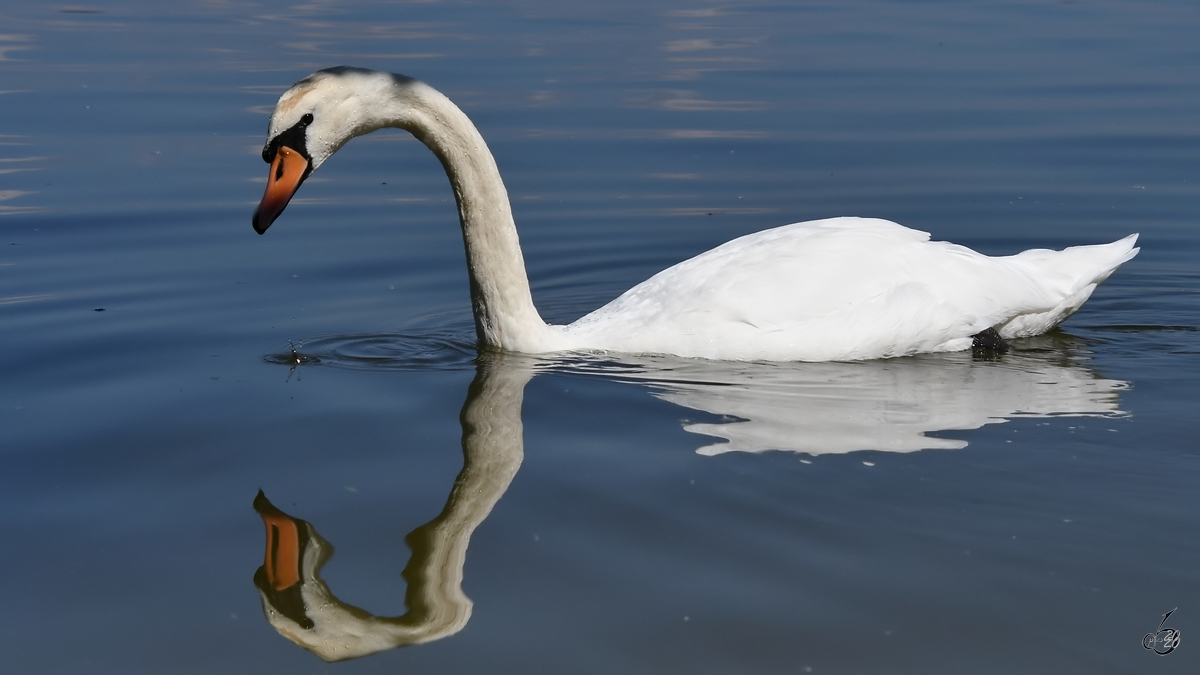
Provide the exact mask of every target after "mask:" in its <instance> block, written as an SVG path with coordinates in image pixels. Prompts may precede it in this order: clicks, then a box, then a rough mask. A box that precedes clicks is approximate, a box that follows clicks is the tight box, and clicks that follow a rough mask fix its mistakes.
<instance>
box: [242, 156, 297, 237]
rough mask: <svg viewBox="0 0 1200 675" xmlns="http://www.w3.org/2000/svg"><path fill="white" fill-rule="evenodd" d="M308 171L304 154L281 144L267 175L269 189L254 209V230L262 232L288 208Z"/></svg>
mask: <svg viewBox="0 0 1200 675" xmlns="http://www.w3.org/2000/svg"><path fill="white" fill-rule="evenodd" d="M307 173H308V160H307V159H305V158H304V155H301V154H300V153H298V152H296V151H295V150H292V149H291V148H289V147H287V146H280V147H279V152H277V153H275V159H274V160H272V161H271V173H270V174H269V175H268V176H267V191H266V192H264V193H263V198H262V201H261V202H259V204H258V209H257V210H255V211H254V221H253V223H254V231H255V232H257V233H259V234H262V233H263V232H266V231H267V228H268V227H270V226H271V223H273V222H275V219H276V218H278V217H279V214H281V213H283V210H284V209H285V208H287V205H288V200H290V199H291V198H292V195H294V194H296V190H297V189H298V188H299V187H300V183H302V182H303V181H304V178H305V175H306V174H307Z"/></svg>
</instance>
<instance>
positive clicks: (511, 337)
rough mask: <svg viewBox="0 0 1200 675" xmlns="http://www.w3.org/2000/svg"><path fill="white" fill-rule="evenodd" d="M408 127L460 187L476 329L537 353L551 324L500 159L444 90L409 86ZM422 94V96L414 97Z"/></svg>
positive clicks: (495, 341)
mask: <svg viewBox="0 0 1200 675" xmlns="http://www.w3.org/2000/svg"><path fill="white" fill-rule="evenodd" d="M407 88H408V90H409V91H408V92H407V93H408V94H409V96H410V97H411V98H410V100H408V101H406V106H405V107H406V108H407V110H408V111H409V113H410V115H411V117H408V118H407V119H402V120H401V122H402V124H400V125H399V126H402V127H403V128H406V129H407V130H408V131H410V132H411V133H412V134H413V135H414V136H415V137H416V138H417V139H418V140H420V141H421V142H422V143H424V144H425V145H426V146H428V147H429V149H430V150H432V151H433V153H434V154H435V155H436V156H437V158H438V159H439V160H440V161H441V163H442V166H443V167H444V168H445V169H446V175H447V176H448V177H449V178H450V184H451V186H452V187H453V189H454V199H455V202H456V203H457V205H458V217H459V222H460V223H461V225H462V233H463V243H464V244H465V246H466V253H467V270H468V275H469V278H470V287H471V305H472V310H473V313H474V316H475V330H476V334H477V335H478V338H479V342H480V343H481V344H483V345H489V346H493V347H499V348H502V349H510V350H514V351H525V352H528V351H538V348H537V342H538V341H539V340H541V339H544V334H545V333H546V332H547V330H548V328H547V326H546V323H545V322H544V321H543V320H542V318H541V316H539V315H538V312H537V309H536V308H535V307H534V305H533V297H532V295H531V294H530V291H529V279H528V277H527V276H526V273H525V261H524V258H523V257H522V255H521V244H520V240H519V238H518V236H517V227H516V223H515V222H514V221H513V215H512V208H511V206H510V204H509V201H508V191H507V190H505V188H504V181H503V180H502V179H501V178H500V170H499V168H498V167H497V166H496V160H495V158H494V157H492V153H491V151H490V150H489V149H488V147H487V144H486V143H485V142H484V140H483V136H482V135H480V133H479V131H478V130H477V129H476V128H475V125H474V124H472V123H471V121H470V119H468V118H467V116H466V114H464V113H463V112H462V111H461V110H459V108H458V107H457V106H456V105H454V103H452V102H451V101H450V99H448V98H446V97H445V96H444V95H442V94H441V93H440V92H438V91H437V90H435V89H433V88H432V87H429V86H428V85H424V84H422V83H419V82H414V83H412V84H411V85H409V87H407ZM413 99H415V100H413Z"/></svg>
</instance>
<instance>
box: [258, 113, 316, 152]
mask: <svg viewBox="0 0 1200 675" xmlns="http://www.w3.org/2000/svg"><path fill="white" fill-rule="evenodd" d="M312 121H313V116H312V113H305V114H304V117H301V118H300V121H299V122H296V123H295V124H294V125H292V127H291V128H290V129H288V130H287V131H285V132H283V133H281V134H279V135H278V136H276V137H275V138H272V139H271V140H270V141H268V142H267V144H266V145H265V146H263V151H262V158H263V161H264V162H266V163H267V164H270V163H271V162H272V161H274V160H275V155H277V154H279V146H281V145H286V146H287V147H289V148H291V149H293V150H295V151H296V152H298V153H300V154H301V155H303V157H304V159H307V160H308V161H309V163H310V164H311V163H312V155H309V154H308V142H307V140H306V136H307V130H308V125H310V124H312Z"/></svg>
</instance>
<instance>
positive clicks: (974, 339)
mask: <svg viewBox="0 0 1200 675" xmlns="http://www.w3.org/2000/svg"><path fill="white" fill-rule="evenodd" d="M971 351H972V352H975V353H982V354H984V355H991V354H1003V353H1004V352H1007V351H1008V343H1007V342H1005V341H1004V338H1002V337H1000V334H999V333H997V332H996V329H995V328H989V329H987V330H983V331H979V332H978V333H976V334H974V335H972V336H971Z"/></svg>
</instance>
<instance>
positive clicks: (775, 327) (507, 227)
mask: <svg viewBox="0 0 1200 675" xmlns="http://www.w3.org/2000/svg"><path fill="white" fill-rule="evenodd" d="M385 127H397V128H400V129H405V130H407V131H409V132H410V133H412V134H413V136H415V137H416V138H417V139H418V140H420V141H421V142H422V143H424V144H425V145H426V146H428V147H429V149H430V150H432V151H433V153H434V154H435V155H436V156H437V158H438V159H439V160H440V161H441V163H442V166H443V167H445V170H446V174H447V175H448V177H449V178H450V183H451V185H452V186H453V189H454V196H455V200H456V202H457V205H458V213H459V221H460V224H461V225H462V233H463V241H464V243H465V246H466V254H467V271H468V276H469V280H470V290H471V303H472V309H473V313H474V318H475V329H476V334H477V337H478V341H479V343H480V345H481V346H484V347H491V348H496V349H501V350H509V351H516V352H524V353H529V354H539V353H551V352H566V351H599V352H622V353H640V354H665V355H674V356H682V357H692V358H704V359H714V360H731V361H752V360H763V361H854V360H865V359H877V358H887V357H894V356H905V355H910V354H917V353H922V352H942V351H959V350H966V349H970V348H972V347H973V346H974V347H984V348H991V349H995V350H997V351H1004V350H1006V349H1007V348H1008V347H1007V343H1006V342H1005V340H1006V339H1009V338H1017V337H1027V336H1032V335H1037V334H1040V333H1043V332H1045V331H1047V330H1049V329H1051V328H1053V327H1054V326H1057V325H1058V324H1059V323H1061V322H1062V321H1063V320H1065V319H1066V318H1067V317H1069V316H1070V315H1071V314H1073V313H1074V312H1075V311H1076V310H1077V309H1079V307H1080V306H1081V305H1082V304H1083V303H1084V302H1085V301H1086V300H1087V299H1088V298H1089V297H1090V296H1091V294H1092V291H1093V290H1094V289H1095V288H1096V286H1097V284H1099V283H1101V282H1102V281H1104V280H1105V279H1106V278H1108V276H1109V275H1110V274H1112V272H1113V271H1114V270H1116V268H1117V267H1118V266H1119V265H1121V263H1124V262H1125V261H1127V260H1129V259H1131V258H1133V256H1135V255H1136V254H1137V252H1138V249H1137V248H1135V247H1134V243H1135V242H1136V241H1137V235H1136V234H1132V235H1129V236H1127V237H1125V238H1124V239H1120V240H1118V241H1115V242H1112V243H1109V244H1099V245H1091V246H1074V247H1071V248H1067V249H1064V250H1062V251H1050V250H1044V249H1033V250H1028V251H1024V252H1022V253H1018V254H1016V255H1012V256H1004V257H989V256H985V255H983V254H980V253H977V252H975V251H972V250H971V249H968V248H966V247H963V246H959V245H956V244H951V243H948V242H940V241H930V236H929V234H928V233H926V232H920V231H918V230H913V229H909V228H907V227H903V226H901V225H898V224H896V223H893V222H890V221H887V220H880V219H876V218H851V217H843V218H830V219H826V220H816V221H810V222H802V223H794V224H792V225H784V226H782V227H777V228H774V229H770V230H765V231H762V232H758V233H755V234H749V235H746V236H743V237H739V238H737V239H734V240H732V241H729V242H727V243H725V244H722V245H720V246H718V247H716V248H714V249H712V250H710V251H708V252H706V253H702V254H700V255H698V256H696V257H694V258H691V259H690V260H686V261H684V262H681V263H679V264H677V265H675V266H673V267H670V268H668V269H666V270H664V271H662V272H659V273H658V274H656V275H654V276H653V277H651V278H650V279H648V280H646V281H644V282H642V283H641V284H638V285H637V286H634V287H633V288H631V289H630V290H628V291H626V292H625V293H624V294H623V295H621V296H620V297H618V298H616V299H615V300H613V301H612V302H610V303H608V304H607V305H604V306H603V307H601V308H599V309H597V310H595V311H594V312H592V313H590V314H587V315H586V316H584V317H582V318H580V319H579V320H577V321H575V322H574V323H572V324H570V325H567V326H554V325H548V324H547V323H546V322H545V321H543V320H542V318H541V316H540V315H539V314H538V312H537V309H536V308H534V305H533V298H532V296H531V294H530V291H529V280H528V278H527V277H526V274H525V263H524V259H523V258H522V255H521V247H520V243H519V241H518V238H517V229H516V225H515V223H514V221H513V216H512V209H511V207H510V205H509V201H508V193H507V191H506V190H505V188H504V182H503V181H502V180H501V178H500V171H499V169H498V168H497V166H496V161H495V159H494V158H493V157H492V154H491V152H490V151H489V150H488V147H487V145H486V144H485V143H484V140H483V137H482V136H481V135H480V133H479V131H478V130H477V129H476V128H475V126H474V125H473V124H472V123H471V121H470V120H469V119H468V118H467V116H466V114H464V113H463V112H462V110H460V109H459V108H458V107H457V106H455V105H454V104H453V103H452V102H451V101H450V99H448V98H447V97H446V96H445V95H443V94H441V93H440V92H438V91H437V90H435V89H434V88H433V87H430V86H429V85H427V84H425V83H423V82H421V81H419V80H415V79H412V78H410V77H405V76H403V75H395V74H390V73H383V72H376V71H371V70H365V69H361V68H352V67H348V66H340V67H336V68H329V69H326V70H321V71H318V72H316V73H314V74H312V75H310V76H308V77H306V78H304V79H303V80H300V81H299V82H297V83H296V84H295V85H293V86H292V87H291V88H290V89H288V90H287V91H286V92H285V93H284V94H283V96H282V97H280V99H279V103H278V104H277V105H276V106H275V110H274V112H273V113H272V115H271V121H270V125H269V129H268V135H267V138H268V140H267V143H266V146H265V147H264V148H263V153H262V156H263V159H264V160H265V161H266V162H267V163H269V164H270V165H271V168H270V173H269V175H268V179H267V187H266V191H265V193H264V194H263V198H262V201H261V202H260V204H259V206H258V208H257V210H256V211H255V213H254V218H253V225H254V229H255V231H257V232H258V233H259V234H262V233H264V232H265V231H266V230H267V228H268V227H270V225H271V223H273V222H274V221H275V219H276V218H278V217H279V215H280V213H282V212H283V210H284V208H285V207H286V206H287V204H288V200H289V199H291V197H292V195H293V194H295V192H296V190H297V188H299V187H300V184H301V183H303V182H304V180H305V179H306V178H308V176H309V175H310V174H312V172H313V171H315V170H316V169H317V168H318V167H320V166H321V165H322V164H324V163H325V161H326V160H327V159H329V157H330V156H332V155H333V154H334V153H335V152H336V151H337V150H338V149H339V148H340V147H341V146H342V145H343V144H345V143H346V142H347V141H349V140H350V139H351V138H353V137H355V136H360V135H362V134H367V133H370V132H372V131H375V130H377V129H382V128H385Z"/></svg>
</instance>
